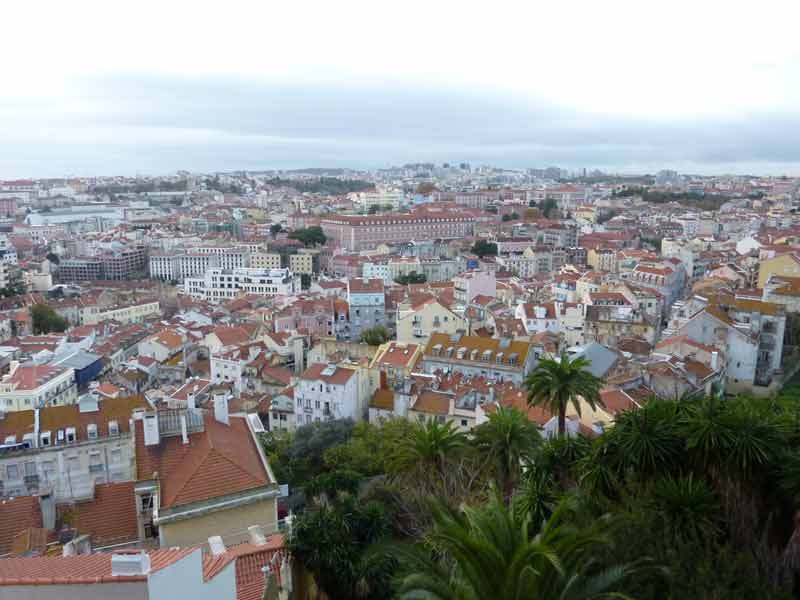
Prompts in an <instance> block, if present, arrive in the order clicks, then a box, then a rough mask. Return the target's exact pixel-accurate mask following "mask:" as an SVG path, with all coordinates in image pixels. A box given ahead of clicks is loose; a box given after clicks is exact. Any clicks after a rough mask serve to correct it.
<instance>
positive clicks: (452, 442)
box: [388, 419, 469, 476]
mask: <svg viewBox="0 0 800 600" xmlns="http://www.w3.org/2000/svg"><path fill="white" fill-rule="evenodd" d="M468 449H469V445H468V443H467V435H466V434H465V433H463V432H461V431H458V429H456V426H455V424H454V423H453V422H452V421H448V422H447V423H440V422H439V421H438V420H436V419H431V420H429V421H427V422H426V423H424V424H422V423H415V424H414V426H413V427H412V429H411V432H410V433H409V435H408V436H407V437H404V438H403V439H402V440H401V441H400V443H399V444H398V447H397V450H396V452H395V453H394V455H393V456H392V458H391V459H390V461H389V465H388V467H389V473H390V474H391V475H393V476H397V475H400V474H403V473H409V472H418V471H420V470H423V471H428V472H429V471H430V470H434V471H435V472H436V473H437V474H439V475H443V474H444V469H445V466H446V464H447V462H448V461H449V460H451V459H454V458H457V457H458V456H460V455H462V454H463V453H465V452H466V451H467V450H468Z"/></svg>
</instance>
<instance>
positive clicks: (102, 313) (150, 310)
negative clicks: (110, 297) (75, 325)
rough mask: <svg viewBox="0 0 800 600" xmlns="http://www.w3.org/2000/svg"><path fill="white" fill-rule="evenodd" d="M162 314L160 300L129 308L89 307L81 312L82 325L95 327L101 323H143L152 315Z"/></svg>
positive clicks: (133, 305)
mask: <svg viewBox="0 0 800 600" xmlns="http://www.w3.org/2000/svg"><path fill="white" fill-rule="evenodd" d="M160 314H161V305H160V304H159V303H158V300H148V301H146V302H141V303H138V304H131V305H128V306H112V307H106V308H104V307H101V306H87V307H85V308H83V309H82V310H81V324H82V325H94V324H96V323H99V322H100V321H111V320H114V321H118V322H119V323H121V324H123V325H130V324H131V323H141V322H142V321H144V320H145V319H146V318H148V317H150V316H152V315H160Z"/></svg>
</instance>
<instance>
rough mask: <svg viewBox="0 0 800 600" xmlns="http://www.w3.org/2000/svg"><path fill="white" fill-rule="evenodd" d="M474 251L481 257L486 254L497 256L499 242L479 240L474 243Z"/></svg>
mask: <svg viewBox="0 0 800 600" xmlns="http://www.w3.org/2000/svg"><path fill="white" fill-rule="evenodd" d="M472 253H473V254H475V255H477V256H479V257H480V258H483V257H484V256H497V244H495V243H494V242H489V241H487V240H478V241H477V242H475V243H474V244H473V245H472Z"/></svg>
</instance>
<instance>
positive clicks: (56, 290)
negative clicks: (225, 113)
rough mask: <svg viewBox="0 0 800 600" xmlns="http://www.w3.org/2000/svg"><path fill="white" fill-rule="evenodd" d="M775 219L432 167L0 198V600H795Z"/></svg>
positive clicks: (741, 181) (25, 187)
mask: <svg viewBox="0 0 800 600" xmlns="http://www.w3.org/2000/svg"><path fill="white" fill-rule="evenodd" d="M798 207H800V178H794V177H786V176H781V177H779V176H756V175H753V176H742V175H736V176H733V175H731V176H719V175H714V176H711V175H692V174H687V173H680V172H677V171H674V170H661V171H658V172H656V173H655V174H647V175H616V174H610V173H606V172H602V171H599V170H594V169H578V170H574V169H571V170H567V169H562V168H558V167H542V168H529V169H505V168H499V167H493V166H485V165H480V166H478V165H474V164H468V163H458V162H455V163H437V164H433V163H410V164H405V165H402V166H397V167H391V168H385V169H379V170H357V169H322V168H319V169H307V170H284V171H277V170H270V171H241V172H219V173H207V174H205V173H195V172H188V171H181V172H177V173H175V174H170V175H164V176H137V177H122V176H120V177H111V176H102V177H101V176H98V177H76V178H63V179H38V180H27V179H25V180H5V181H0V377H1V379H0V597H3V598H5V597H9V598H12V597H20V598H70V599H71V598H75V599H77V598H106V597H121V598H122V597H124V598H128V597H130V598H150V599H160V598H163V599H167V598H175V597H177V596H176V594H180V595H181V596H186V597H192V598H195V599H197V600H200V599H205V598H216V599H220V598H236V599H239V600H255V599H261V598H270V599H286V600H288V599H290V598H292V599H298V600H300V599H302V600H306V599H309V600H310V599H312V598H320V599H321V598H328V599H330V600H337V599H348V598H368V599H379V598H391V597H398V598H409V599H410V598H422V597H426V598H428V597H429V598H442V599H444V598H475V599H477V598H488V597H495V598H498V600H499V599H501V598H502V599H505V598H556V597H559V598H590V597H597V596H596V595H592V594H594V593H601V592H605V591H609V592H613V593H620V594H625V595H626V597H633V598H791V597H792V594H793V593H795V594H796V593H797V592H798V589H800V588H798V584H797V581H798V574H800V545H798V544H800V535H798V532H800V529H798V528H799V527H800V521H798V519H797V516H796V515H797V514H798V513H797V512H796V511H797V509H798V507H800V505H798V504H797V498H798V497H800V435H799V434H798V432H800V427H799V426H798V423H800V387H797V386H798V385H800V315H799V314H798V313H800V213H798ZM520 507H524V508H520ZM608 515H611V516H612V517H613V520H614V521H615V522H618V525H617V526H616V527H608V528H605V529H602V527H603V524H604V523H605V522H606V521H607V520H608V519H606V516H608ZM609 519H611V517H609ZM528 532H530V534H531V535H528ZM387 542H391V543H390V544H389V545H391V546H393V547H394V548H395V549H400V550H401V551H400V552H399V553H398V554H397V555H395V554H394V553H393V551H389V550H386V551H384V550H381V548H383V547H384V546H385V545H386V544H387ZM493 544H494V545H493ZM490 546H491V548H490ZM376 548H377V549H376ZM523 554H524V555H525V556H530V557H535V558H528V559H525V560H529V561H532V562H531V563H530V564H529V565H528V567H526V568H528V569H530V572H527V573H519V572H516V571H514V568H516V567H514V564H512V561H511V558H509V557H515V556H520V555H523ZM412 555H413V556H412ZM554 556H557V557H560V558H559V559H558V560H555V559H551V557H554ZM520 560H521V559H520ZM409 561H410V563H409ZM409 564H411V565H412V567H411V568H410V569H409ZM526 564H527V563H526ZM531 564H532V565H533V566H531ZM453 565H456V566H453ZM534 572H535V574H534ZM572 574H574V577H570V576H571V575H572ZM581 586H583V587H581ZM437 590H438V591H437ZM448 590H449V591H448ZM459 590H460V591H459ZM465 590H466V591H465ZM534 590H535V591H534ZM591 590H596V592H591ZM424 591H425V592H427V593H429V594H430V595H429V596H424V595H422V594H423V592H424ZM448 593H449V594H451V595H447V594H448ZM415 594H419V595H415ZM459 594H461V595H459ZM717 594H719V595H717Z"/></svg>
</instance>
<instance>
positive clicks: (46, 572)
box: [0, 548, 199, 586]
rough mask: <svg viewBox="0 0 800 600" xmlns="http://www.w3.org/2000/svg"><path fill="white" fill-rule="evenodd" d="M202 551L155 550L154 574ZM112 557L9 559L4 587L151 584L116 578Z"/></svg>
mask: <svg viewBox="0 0 800 600" xmlns="http://www.w3.org/2000/svg"><path fill="white" fill-rule="evenodd" d="M198 551H199V549H198V548H172V549H161V550H151V551H150V552H148V555H149V556H150V573H156V572H158V571H160V570H161V569H164V568H165V567H168V566H170V565H171V564H173V563H176V562H177V561H179V560H181V559H183V558H186V557H187V556H189V555H190V554H191V553H193V552H198ZM112 556H113V554H112V553H108V554H101V553H98V554H82V555H78V556H41V557H35V558H7V559H4V560H0V586H4V585H74V584H94V583H130V582H135V581H147V575H116V576H115V575H112V574H111V557H112Z"/></svg>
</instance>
